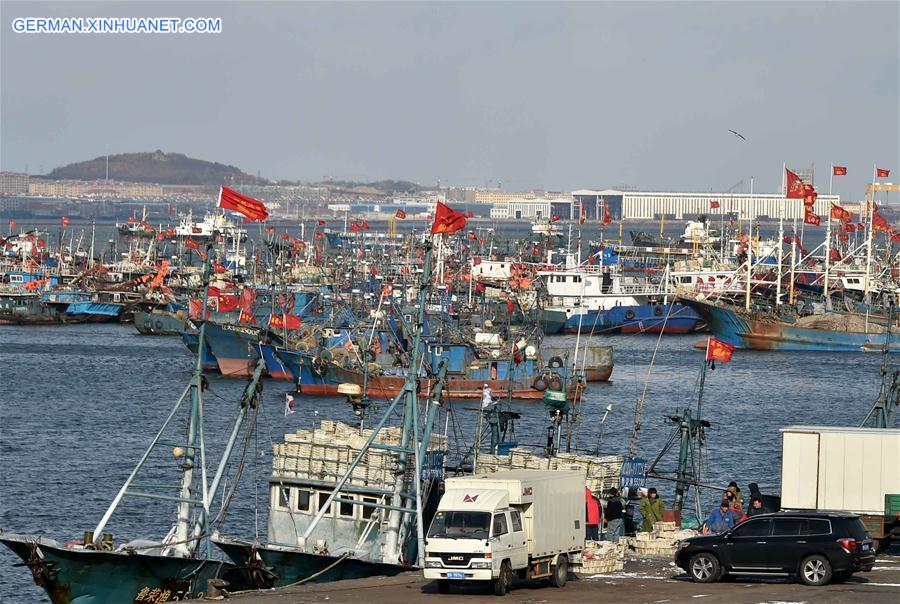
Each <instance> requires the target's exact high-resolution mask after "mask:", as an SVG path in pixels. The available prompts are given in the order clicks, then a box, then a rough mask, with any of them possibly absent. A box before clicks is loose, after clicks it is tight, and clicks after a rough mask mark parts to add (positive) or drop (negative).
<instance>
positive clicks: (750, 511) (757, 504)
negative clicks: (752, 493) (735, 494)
mask: <svg viewBox="0 0 900 604" xmlns="http://www.w3.org/2000/svg"><path fill="white" fill-rule="evenodd" d="M765 513H766V510H765V508H763V502H762V499H760V498H759V497H754V498H753V499H751V500H750V507H749V508H747V517H748V518H753V517H754V516H758V515H760V514H765Z"/></svg>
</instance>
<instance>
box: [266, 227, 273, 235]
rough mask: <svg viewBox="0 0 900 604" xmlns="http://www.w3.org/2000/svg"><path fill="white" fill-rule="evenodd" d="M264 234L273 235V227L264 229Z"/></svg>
mask: <svg viewBox="0 0 900 604" xmlns="http://www.w3.org/2000/svg"><path fill="white" fill-rule="evenodd" d="M266 233H268V234H269V235H274V234H275V227H266Z"/></svg>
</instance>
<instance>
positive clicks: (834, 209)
mask: <svg viewBox="0 0 900 604" xmlns="http://www.w3.org/2000/svg"><path fill="white" fill-rule="evenodd" d="M851 216H853V214H851V213H850V212H848V211H847V210H845V209H844V208H842V207H841V206H839V205H837V204H834V203H833V204H831V217H832V218H834V219H835V220H850V217H851Z"/></svg>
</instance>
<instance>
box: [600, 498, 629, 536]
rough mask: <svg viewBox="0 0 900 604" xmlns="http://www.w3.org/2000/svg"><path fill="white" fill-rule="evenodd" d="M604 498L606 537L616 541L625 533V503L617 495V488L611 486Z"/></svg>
mask: <svg viewBox="0 0 900 604" xmlns="http://www.w3.org/2000/svg"><path fill="white" fill-rule="evenodd" d="M608 493H609V496H608V498H607V499H606V510H605V516H606V539H607V540H608V541H612V542H613V543H618V542H619V538H621V537H623V536H624V535H625V505H624V503H623V502H622V498H621V497H619V490H618V489H617V488H616V487H612V488H611V489H609V491H608Z"/></svg>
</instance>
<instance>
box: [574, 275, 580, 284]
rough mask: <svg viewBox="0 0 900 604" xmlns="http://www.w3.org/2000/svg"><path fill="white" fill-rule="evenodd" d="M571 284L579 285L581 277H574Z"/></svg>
mask: <svg viewBox="0 0 900 604" xmlns="http://www.w3.org/2000/svg"><path fill="white" fill-rule="evenodd" d="M572 283H581V277H579V276H578V275H575V276H574V277H572Z"/></svg>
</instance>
